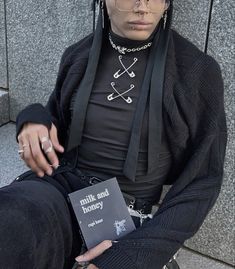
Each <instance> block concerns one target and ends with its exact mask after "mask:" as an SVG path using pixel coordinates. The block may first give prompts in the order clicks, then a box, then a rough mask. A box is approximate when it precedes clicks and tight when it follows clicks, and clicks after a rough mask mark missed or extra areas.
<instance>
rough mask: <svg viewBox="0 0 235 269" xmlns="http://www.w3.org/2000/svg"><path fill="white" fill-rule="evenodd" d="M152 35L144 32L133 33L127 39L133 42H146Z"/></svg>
mask: <svg viewBox="0 0 235 269" xmlns="http://www.w3.org/2000/svg"><path fill="white" fill-rule="evenodd" d="M150 35H151V33H149V32H148V33H146V32H143V31H132V32H131V33H128V35H127V38H129V39H132V40H139V41H141V40H146V39H148V38H149V37H150Z"/></svg>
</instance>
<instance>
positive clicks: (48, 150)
mask: <svg viewBox="0 0 235 269" xmlns="http://www.w3.org/2000/svg"><path fill="white" fill-rule="evenodd" d="M45 142H48V143H49V147H48V148H47V149H45V146H44V144H43V143H45ZM41 145H42V150H43V151H44V152H45V153H46V154H47V153H49V152H52V150H53V146H52V142H51V140H50V139H49V138H48V137H43V138H42V139H41Z"/></svg>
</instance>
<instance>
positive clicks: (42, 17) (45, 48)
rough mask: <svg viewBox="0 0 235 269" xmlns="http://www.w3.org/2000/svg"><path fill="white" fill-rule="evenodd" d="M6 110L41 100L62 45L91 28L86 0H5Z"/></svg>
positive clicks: (52, 79) (53, 74)
mask: <svg viewBox="0 0 235 269" xmlns="http://www.w3.org/2000/svg"><path fill="white" fill-rule="evenodd" d="M6 2H7V5H6V7H7V8H6V11H7V28H8V55H9V59H8V61H9V84H10V113H11V119H12V120H15V118H16V115H17V113H18V112H19V111H20V110H21V109H22V108H23V107H24V106H25V105H26V104H28V103H32V102H38V101H39V102H42V103H45V102H46V100H47V99H48V96H49V94H50V92H51V91H52V90H53V88H54V84H55V79H56V74H57V70H58V64H59V61H60V57H61V55H62V53H63V50H64V48H65V47H67V46H68V45H69V44H72V43H74V42H76V41H78V40H79V39H81V38H82V37H83V36H85V35H86V34H87V33H88V32H90V31H91V27H90V22H91V14H90V2H89V1H80V0H79V1H78V0H77V1H68V0H66V1H64V0H57V1H51V0H46V1H43V2H42V1H38V0H26V1H20V0H6Z"/></svg>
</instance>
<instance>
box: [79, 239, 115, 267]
mask: <svg viewBox="0 0 235 269" xmlns="http://www.w3.org/2000/svg"><path fill="white" fill-rule="evenodd" d="M111 246H112V241H111V240H104V241H103V242H101V243H100V244H98V245H97V246H95V247H94V248H91V249H89V250H88V251H87V252H85V253H84V254H83V255H80V256H78V257H77V258H76V261H77V262H89V261H91V260H93V259H95V258H96V257H98V256H100V255H101V254H102V253H103V252H104V251H105V250H107V249H109V248H110V247H111ZM88 269H98V268H97V267H96V266H95V265H94V264H90V265H89V266H88Z"/></svg>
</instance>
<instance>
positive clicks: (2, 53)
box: [0, 0, 7, 88]
mask: <svg viewBox="0 0 235 269" xmlns="http://www.w3.org/2000/svg"><path fill="white" fill-rule="evenodd" d="M5 37H6V29H5V8H4V1H3V0H0V88H7V63H6V38H5Z"/></svg>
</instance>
